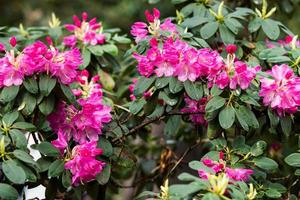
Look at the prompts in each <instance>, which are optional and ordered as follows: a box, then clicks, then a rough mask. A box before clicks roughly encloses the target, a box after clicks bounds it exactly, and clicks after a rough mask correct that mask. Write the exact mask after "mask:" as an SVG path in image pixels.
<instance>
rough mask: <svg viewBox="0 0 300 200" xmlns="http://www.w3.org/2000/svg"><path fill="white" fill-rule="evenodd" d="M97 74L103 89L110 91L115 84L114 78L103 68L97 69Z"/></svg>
mask: <svg viewBox="0 0 300 200" xmlns="http://www.w3.org/2000/svg"><path fill="white" fill-rule="evenodd" d="M98 74H99V77H100V82H101V83H102V86H103V88H104V89H106V90H109V91H112V90H113V89H114V87H115V85H116V83H115V81H114V79H113V78H112V76H111V75H110V74H109V73H106V72H105V71H103V70H101V69H100V70H98Z"/></svg>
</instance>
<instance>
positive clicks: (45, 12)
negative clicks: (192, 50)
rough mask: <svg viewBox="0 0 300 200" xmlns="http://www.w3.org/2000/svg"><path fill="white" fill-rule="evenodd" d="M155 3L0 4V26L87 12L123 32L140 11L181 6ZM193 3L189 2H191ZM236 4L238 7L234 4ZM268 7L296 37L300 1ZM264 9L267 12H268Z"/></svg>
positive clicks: (19, 0) (72, 0)
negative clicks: (273, 8)
mask: <svg viewBox="0 0 300 200" xmlns="http://www.w3.org/2000/svg"><path fill="white" fill-rule="evenodd" d="M149 1H150V2H151V1H152V2H159V3H157V4H149V3H148V0H94V1H93V0H0V13H1V17H0V26H18V25H19V24H20V23H23V25H25V27H28V26H37V25H47V24H48V23H47V22H48V19H49V17H50V15H51V13H52V12H55V13H56V15H57V16H58V17H59V18H60V19H61V21H62V24H63V23H66V22H71V21H72V15H73V14H80V13H81V12H82V11H87V12H88V13H89V14H90V17H97V18H98V19H99V20H100V21H102V22H103V24H104V27H105V28H112V27H119V28H121V29H122V30H123V31H124V32H127V33H128V31H129V29H130V25H131V24H132V23H133V22H135V21H137V20H139V21H141V20H145V17H144V10H145V9H151V8H153V7H157V8H159V9H160V10H161V12H162V16H163V17H166V16H175V10H176V8H177V9H180V7H181V6H182V5H176V7H175V6H174V5H173V4H171V0H149ZM192 1H193V0H191V2H192ZM250 1H251V4H252V5H254V6H255V4H257V5H258V7H260V6H259V4H260V3H261V0H238V1H236V0H227V1H226V3H227V4H233V3H234V4H241V5H243V4H248V3H249V2H250ZM237 2H238V3H237ZM268 2H269V3H270V4H273V5H270V7H269V9H271V6H274V5H275V4H276V7H277V8H278V10H277V12H276V14H275V18H277V19H280V20H281V21H282V22H283V23H284V24H285V25H287V26H288V27H289V28H290V29H291V30H292V31H293V32H294V33H295V34H299V33H300V6H299V2H300V0H269V1H268ZM269 9H268V10H269Z"/></svg>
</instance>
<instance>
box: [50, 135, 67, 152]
mask: <svg viewBox="0 0 300 200" xmlns="http://www.w3.org/2000/svg"><path fill="white" fill-rule="evenodd" d="M57 136H58V138H57V139H56V140H53V141H52V142H51V144H52V145H53V146H54V147H55V148H57V149H58V150H59V151H60V153H61V154H64V151H65V149H66V147H67V146H68V141H67V137H66V135H65V133H63V131H62V130H61V129H59V130H58V133H57Z"/></svg>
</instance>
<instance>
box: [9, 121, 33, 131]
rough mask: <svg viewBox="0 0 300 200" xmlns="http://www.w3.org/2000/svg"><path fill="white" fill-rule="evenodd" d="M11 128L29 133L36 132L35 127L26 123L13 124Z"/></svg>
mask: <svg viewBox="0 0 300 200" xmlns="http://www.w3.org/2000/svg"><path fill="white" fill-rule="evenodd" d="M12 128H16V129H21V130H25V131H30V132H32V131H35V130H36V127H35V126H34V125H33V124H31V123H28V122H16V123H14V124H13V126H12Z"/></svg>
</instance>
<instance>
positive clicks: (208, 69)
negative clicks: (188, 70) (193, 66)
mask: <svg viewBox="0 0 300 200" xmlns="http://www.w3.org/2000/svg"><path fill="white" fill-rule="evenodd" d="M197 59H198V60H197V63H198V64H199V66H200V75H201V76H208V79H211V78H210V77H214V76H215V75H216V74H217V73H218V72H219V71H220V70H221V69H222V67H223V65H224V63H223V58H222V57H221V56H220V55H219V53H218V52H217V51H212V50H210V49H209V48H203V49H200V50H198V57H197Z"/></svg>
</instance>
